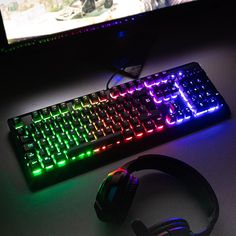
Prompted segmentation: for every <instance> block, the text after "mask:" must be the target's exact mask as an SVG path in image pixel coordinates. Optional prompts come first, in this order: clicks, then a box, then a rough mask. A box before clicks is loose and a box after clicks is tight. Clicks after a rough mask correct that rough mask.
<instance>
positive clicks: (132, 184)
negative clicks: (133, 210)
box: [119, 174, 138, 221]
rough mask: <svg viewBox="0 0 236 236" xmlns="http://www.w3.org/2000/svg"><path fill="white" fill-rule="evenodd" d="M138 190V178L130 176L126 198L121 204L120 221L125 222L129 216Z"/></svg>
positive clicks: (125, 193)
mask: <svg viewBox="0 0 236 236" xmlns="http://www.w3.org/2000/svg"><path fill="white" fill-rule="evenodd" d="M137 188H138V178H137V177H135V176H133V175H131V174H130V175H129V180H128V182H127V186H126V189H125V191H124V193H123V194H124V198H123V201H122V202H121V204H120V216H119V221H123V220H124V218H125V217H126V216H127V214H128V211H129V209H130V207H131V205H132V202H133V199H134V196H135V193H136V190H137Z"/></svg>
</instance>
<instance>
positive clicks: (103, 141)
mask: <svg viewBox="0 0 236 236" xmlns="http://www.w3.org/2000/svg"><path fill="white" fill-rule="evenodd" d="M121 138H122V134H121V133H120V132H116V133H113V134H109V135H107V136H104V137H102V138H100V139H97V140H96V141H94V142H92V143H84V144H82V145H79V146H76V147H74V148H72V149H69V150H68V153H67V156H68V157H69V158H72V157H76V156H78V155H79V154H81V153H84V152H87V151H88V149H90V150H93V149H96V148H100V147H102V146H105V145H107V144H111V143H115V142H117V141H119V140H121Z"/></svg>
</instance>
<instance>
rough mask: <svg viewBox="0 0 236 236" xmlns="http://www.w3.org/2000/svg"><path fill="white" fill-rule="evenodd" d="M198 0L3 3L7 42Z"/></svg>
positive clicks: (31, 0) (2, 0) (0, 0)
mask: <svg viewBox="0 0 236 236" xmlns="http://www.w3.org/2000/svg"><path fill="white" fill-rule="evenodd" d="M191 1H195V0H0V10H1V14H2V18H3V23H4V28H5V32H6V35H7V41H8V43H9V44H10V43H13V42H17V41H21V40H23V39H29V38H34V37H38V36H47V35H51V34H55V33H60V32H64V31H68V30H72V29H77V28H81V27H84V26H90V25H94V24H97V23H102V22H106V21H110V20H115V19H119V18H123V17H128V16H132V15H136V14H139V13H143V12H148V11H153V10H156V9H159V8H163V7H169V6H173V5H177V4H181V3H185V2H191Z"/></svg>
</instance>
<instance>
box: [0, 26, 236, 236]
mask: <svg viewBox="0 0 236 236" xmlns="http://www.w3.org/2000/svg"><path fill="white" fill-rule="evenodd" d="M216 31H217V30H216ZM216 31H215V32H216ZM227 32H228V31H227ZM220 33H221V32H219V34H220ZM229 35H230V37H225V38H222V39H221V40H214V41H212V40H205V41H204V40H202V37H199V41H200V43H197V41H198V40H196V38H195V41H194V40H193V41H194V43H193V45H192V46H191V43H190V42H189V40H191V39H193V38H192V37H194V35H192V36H191V37H189V38H187V39H188V40H187V41H188V43H187V46H185V45H184V44H185V43H184V40H183V42H180V41H181V40H180V39H176V40H177V41H176V42H175V44H173V45H172V46H171V47H170V48H169V49H168V50H165V51H163V50H162V48H163V47H162V46H163V45H161V44H160V41H159V42H158V43H156V44H155V45H154V47H153V48H152V50H151V52H150V54H149V56H148V58H147V61H146V63H145V66H144V69H143V71H142V75H143V76H144V75H148V74H151V73H154V72H157V71H161V70H165V69H168V68H171V67H175V66H178V65H181V64H184V63H187V62H191V61H197V62H199V63H200V64H201V65H202V67H203V68H204V69H205V70H206V72H207V73H208V75H209V77H210V78H211V80H212V82H213V83H214V84H215V86H216V87H217V89H218V90H219V91H220V92H221V93H222V95H223V96H224V98H225V99H226V101H227V103H228V104H229V106H230V108H231V110H232V117H231V119H229V120H227V121H224V122H222V123H220V124H218V125H215V126H213V127H210V128H208V129H204V130H201V131H198V132H195V133H193V134H191V135H188V136H184V137H182V138H179V139H176V140H174V141H171V142H169V143H165V144H163V145H160V146H157V147H154V148H152V149H149V150H146V151H145V152H143V153H140V154H144V153H161V154H165V155H170V156H173V157H176V158H178V159H180V160H183V161H185V162H187V163H188V164H190V165H192V166H193V167H195V168H196V169H197V170H198V171H200V172H201V173H202V174H203V175H204V176H205V177H206V178H207V179H208V181H209V182H210V183H211V184H212V187H213V188H214V190H215V192H216V194H217V196H218V199H219V204H220V217H219V220H218V222H217V224H216V226H215V229H214V232H213V233H212V235H213V236H222V235H227V236H235V235H236V226H235V221H236V203H235V199H236V177H235V176H236V168H235V167H236V158H235V153H236V145H235V140H236V118H235V116H236V93H235V81H236V80H235V75H236V66H235V65H236V43H235V41H236V40H235V38H234V37H231V36H232V35H231V33H230V34H229ZM181 37H182V39H184V38H185V40H186V37H187V34H185V35H184V36H183V35H182V36H181ZM181 37H180V38H181ZM161 43H163V42H161ZM178 44H179V45H178ZM160 45H161V47H160ZM165 48H166V47H165ZM59 66H60V65H59ZM63 73H64V74H63ZM63 73H62V74H61V76H60V77H58V78H59V79H58V81H57V82H58V83H57V85H54V86H52V83H50V85H49V86H45V87H44V88H42V86H40V83H41V82H40V81H41V80H40V78H38V79H37V80H34V81H33V80H31V83H30V82H29V83H28V84H27V83H23V84H22V83H20V82H19V78H18V77H14V79H13V78H11V73H10V72H9V74H6V77H5V78H6V79H7V80H8V81H10V80H12V82H11V83H12V84H15V88H14V89H12V90H10V91H9V90H7V91H8V94H6V95H5V94H4V99H2V100H1V103H2V104H1V106H0V117H1V118H0V129H1V132H0V149H1V165H0V189H1V195H0V202H1V203H0V234H1V235H24V236H26V235H88V236H106V235H111V234H112V235H134V234H133V233H132V231H131V228H130V222H131V221H132V220H133V219H135V218H140V219H142V220H143V221H144V222H145V223H146V224H147V225H152V224H154V223H156V222H158V221H160V220H163V219H166V218H169V217H183V218H185V219H187V220H188V221H189V222H190V225H191V228H192V230H193V231H198V230H200V229H201V228H202V227H204V226H205V225H206V216H205V214H204V211H203V210H202V209H201V207H199V205H198V203H197V202H196V201H195V199H194V198H193V197H192V196H191V195H189V194H188V193H187V192H186V191H185V190H184V189H183V186H181V185H180V184H179V183H177V182H176V180H174V179H172V178H170V177H168V176H165V175H160V174H156V173H155V172H151V173H149V175H144V174H143V175H144V176H143V177H142V178H141V184H140V187H139V189H138V192H137V194H136V197H135V200H134V202H133V205H132V207H131V209H130V211H129V215H128V217H127V219H126V221H125V223H123V224H122V225H119V226H114V225H112V226H111V225H108V224H104V223H102V222H100V221H99V220H98V219H97V217H96V214H95V211H94V208H93V204H94V200H95V197H96V193H97V189H98V186H99V184H100V182H101V180H102V179H103V178H104V177H105V176H106V174H107V173H108V172H109V171H111V170H113V169H115V168H117V167H119V166H120V165H122V164H123V163H124V162H125V161H128V160H131V159H133V158H135V157H137V156H138V155H134V156H129V157H127V158H125V159H123V160H120V161H117V162H114V163H112V164H109V165H106V166H103V167H101V168H98V169H95V170H93V171H90V172H87V173H85V174H83V175H80V176H77V177H74V178H71V179H69V180H66V181H64V182H62V183H59V184H56V185H54V186H51V187H48V188H45V189H43V190H41V191H38V192H36V193H32V192H30V191H29V189H28V187H27V185H26V183H25V180H24V177H23V174H22V172H21V169H20V167H19V164H18V162H17V158H16V156H15V154H14V151H13V149H12V147H11V145H10V142H9V139H8V132H9V131H8V127H7V123H6V120H7V119H8V118H9V117H12V116H16V115H19V114H22V113H25V112H29V111H32V110H36V109H38V108H42V107H44V106H48V105H51V104H54V103H58V102H60V101H64V100H67V99H70V98H73V97H77V96H80V95H84V94H87V93H90V92H92V91H94V90H100V89H103V88H104V87H105V84H106V81H107V78H108V77H109V76H110V74H111V71H108V70H106V69H103V68H100V67H99V66H94V67H93V69H92V70H91V67H90V68H89V67H88V66H87V67H83V70H82V69H81V70H79V69H78V73H68V74H67V72H66V71H64V72H63ZM20 76H22V74H21V72H19V77H20ZM47 76H48V75H47V74H45V77H46V78H47ZM55 76H57V75H55ZM58 76H59V74H58ZM63 76H64V78H66V79H65V80H63V79H62V78H63ZM28 77H29V78H30V76H28ZM72 77H73V78H72ZM41 79H42V80H43V78H41ZM48 79H50V78H48ZM32 81H33V82H32ZM54 81H55V78H54ZM35 84H36V85H37V89H35ZM8 86H9V84H8ZM0 90H1V95H2V94H3V93H4V91H3V90H5V87H4V85H3V87H2V88H1V89H0ZM27 91H28V92H27ZM29 91H31V92H29Z"/></svg>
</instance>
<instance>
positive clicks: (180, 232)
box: [149, 218, 193, 236]
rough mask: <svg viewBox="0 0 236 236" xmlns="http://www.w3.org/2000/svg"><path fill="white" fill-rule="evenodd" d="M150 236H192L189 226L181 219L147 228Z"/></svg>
mask: <svg viewBox="0 0 236 236" xmlns="http://www.w3.org/2000/svg"><path fill="white" fill-rule="evenodd" d="M149 232H150V233H151V235H161V236H168V235H176V236H192V235H193V234H192V232H191V230H190V227H189V224H188V222H187V221H186V220H184V219H182V218H172V219H169V220H167V221H165V222H162V223H160V224H155V225H153V226H151V227H150V228H149Z"/></svg>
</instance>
